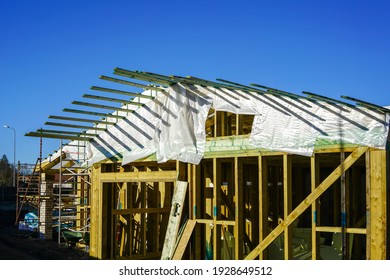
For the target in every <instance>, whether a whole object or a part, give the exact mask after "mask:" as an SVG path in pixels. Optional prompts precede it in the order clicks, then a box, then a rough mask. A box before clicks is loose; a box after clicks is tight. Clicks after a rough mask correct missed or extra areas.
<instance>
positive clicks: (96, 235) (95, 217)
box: [89, 164, 102, 259]
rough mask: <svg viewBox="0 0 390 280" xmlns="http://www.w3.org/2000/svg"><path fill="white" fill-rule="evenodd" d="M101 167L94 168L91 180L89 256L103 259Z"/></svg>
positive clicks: (94, 166) (95, 166)
mask: <svg viewBox="0 0 390 280" xmlns="http://www.w3.org/2000/svg"><path fill="white" fill-rule="evenodd" d="M99 174H100V165H98V164H96V165H93V166H92V178H91V183H92V186H91V197H90V201H91V214H90V221H91V223H90V232H91V235H90V242H89V254H90V256H91V257H94V258H97V259H101V255H102V253H101V238H102V233H101V230H102V227H101V226H102V220H101V206H100V205H101V203H102V201H101V183H100V181H99Z"/></svg>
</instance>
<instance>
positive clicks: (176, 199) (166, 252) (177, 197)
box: [161, 181, 188, 260]
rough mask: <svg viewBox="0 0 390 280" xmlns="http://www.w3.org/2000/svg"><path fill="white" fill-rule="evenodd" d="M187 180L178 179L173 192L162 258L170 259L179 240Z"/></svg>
mask: <svg viewBox="0 0 390 280" xmlns="http://www.w3.org/2000/svg"><path fill="white" fill-rule="evenodd" d="M187 184H188V183H187V182H183V181H177V182H176V187H175V190H174V192H173V198H172V207H171V213H170V214H169V221H168V227H167V233H166V235H165V241H164V247H163V250H162V254H161V259H162V260H170V259H171V258H172V256H173V252H174V250H175V244H176V240H177V232H178V231H179V225H180V219H181V213H182V212H183V204H184V199H185V196H186V191H187Z"/></svg>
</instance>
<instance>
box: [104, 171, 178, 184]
mask: <svg viewBox="0 0 390 280" xmlns="http://www.w3.org/2000/svg"><path fill="white" fill-rule="evenodd" d="M176 178H177V172H176V171H175V170H174V171H143V172H123V173H119V172H107V173H101V174H100V180H101V181H102V182H174V181H176Z"/></svg>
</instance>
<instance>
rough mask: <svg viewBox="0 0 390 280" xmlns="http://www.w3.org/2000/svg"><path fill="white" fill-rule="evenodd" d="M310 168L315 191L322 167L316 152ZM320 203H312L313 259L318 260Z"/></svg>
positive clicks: (312, 185) (312, 187)
mask: <svg viewBox="0 0 390 280" xmlns="http://www.w3.org/2000/svg"><path fill="white" fill-rule="evenodd" d="M310 170H311V191H312V192H314V190H315V189H316V187H317V186H318V185H319V177H320V167H319V163H318V160H317V156H316V154H314V155H313V156H312V157H311V159H310ZM319 209H320V207H319V203H318V201H317V200H315V201H314V202H313V203H312V205H311V217H312V218H311V219H312V224H311V242H312V243H311V244H312V256H311V257H312V260H317V259H318V258H319V253H320V242H319V236H318V234H317V230H316V228H317V222H318V221H319Z"/></svg>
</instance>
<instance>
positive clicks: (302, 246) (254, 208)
mask: <svg viewBox="0 0 390 280" xmlns="http://www.w3.org/2000/svg"><path fill="white" fill-rule="evenodd" d="M218 116H219V117H220V114H215V118H218ZM247 117H248V116H235V117H234V118H233V119H235V120H236V121H237V122H238V120H239V119H241V120H242V119H245V118H247ZM212 129H215V131H217V128H216V127H214V125H213V126H212ZM230 131H231V130H230ZM237 132H239V130H237ZM216 134H217V135H218V133H216ZM247 138H248V135H229V136H217V137H210V138H208V142H210V143H211V144H210V147H214V148H215V147H217V146H218V145H220V146H221V147H222V148H220V149H219V150H218V149H216V148H215V149H213V150H212V149H209V150H208V151H206V153H205V156H204V159H203V160H202V161H201V164H199V165H192V164H185V163H180V162H169V163H166V164H157V163H156V162H155V159H154V158H153V157H150V158H147V159H144V160H142V161H139V162H135V163H133V164H130V165H125V166H123V167H120V163H110V162H105V163H100V164H96V165H95V166H94V168H93V171H92V174H93V179H92V196H93V197H92V199H91V201H92V205H91V207H92V209H91V214H92V215H91V226H92V228H91V255H92V256H94V257H97V258H103V259H106V258H109V259H112V258H115V259H140V258H141V259H142V258H145V259H153V258H159V257H160V254H161V250H162V246H163V240H164V235H165V230H166V224H167V221H168V220H167V216H168V213H169V211H170V199H171V197H172V193H173V188H174V185H175V181H176V179H177V178H178V177H180V178H181V179H182V180H184V181H187V182H188V183H189V189H188V193H187V199H186V207H185V209H186V211H185V214H184V215H183V220H182V222H183V225H184V223H185V221H186V220H187V219H188V220H190V221H194V222H196V225H195V230H194V232H193V233H192V231H191V232H190V236H191V238H190V239H188V240H189V241H188V244H185V248H186V251H185V254H184V257H183V258H188V259H237V260H240V259H313V260H314V259H328V258H331V259H343V258H344V259H386V258H388V256H387V254H388V252H389V244H388V243H387V234H388V230H387V228H388V223H387V219H388V213H387V212H388V206H387V199H388V195H387V186H388V181H387V180H388V178H387V176H388V174H389V172H388V171H389V170H388V169H389V166H388V160H389V152H388V151H386V150H377V149H371V148H367V147H359V146H356V145H331V146H319V147H316V150H315V153H314V155H313V156H312V157H311V158H308V157H303V156H296V155H290V154H287V153H278V152H269V151H268V152H267V151H261V152H260V151H258V150H250V149H243V145H242V143H244V142H245V141H246V140H247ZM227 147H228V148H227ZM343 185H344V192H342V186H343ZM143 188H148V191H145V190H144V189H143ZM115 189H117V190H118V191H119V193H121V194H117V195H115V194H112V193H111V194H109V192H115ZM134 190H136V191H135V192H136V194H135V193H134ZM148 192H149V195H148V196H147V193H148ZM120 196H121V197H122V198H119V197H120ZM126 196H127V198H126ZM130 197H133V199H132V200H131V199H130ZM109 200H110V201H109ZM129 200H130V201H132V202H130V201H129ZM115 201H117V203H116V204H114V202H115ZM118 201H119V202H118ZM118 205H121V206H120V209H118ZM157 205H158V207H154V206H157ZM342 205H346V206H344V208H343V207H342ZM110 207H111V209H110ZM123 207H124V208H123ZM342 209H344V212H343V211H342ZM129 215H130V216H131V215H132V216H133V219H131V218H129ZM156 216H158V218H157V217H156ZM184 216H185V217H184ZM118 221H120V226H118ZM136 224H137V225H138V224H139V225H140V227H141V229H140V228H139V227H137V226H136ZM115 231H116V232H115ZM115 233H116V234H117V235H116V237H115V238H114V237H113V236H114V234H115ZM152 233H153V234H152ZM191 233H192V234H191ZM129 236H130V239H129ZM336 239H337V240H338V241H337V240H336ZM342 240H344V241H342ZM137 241H139V242H140V244H142V245H143V247H142V248H141V247H137V246H140V244H139V243H137ZM110 242H111V243H110ZM337 242H339V243H338V244H337V246H339V247H335V246H336V245H335V244H336V243H337ZM332 244H333V245H334V246H333V247H332ZM126 246H127V247H126ZM125 248H127V249H125ZM182 250H183V249H182ZM330 251H332V254H328V253H329V252H330ZM322 253H323V254H322Z"/></svg>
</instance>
